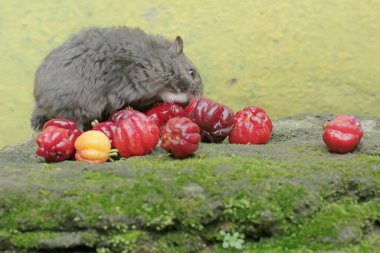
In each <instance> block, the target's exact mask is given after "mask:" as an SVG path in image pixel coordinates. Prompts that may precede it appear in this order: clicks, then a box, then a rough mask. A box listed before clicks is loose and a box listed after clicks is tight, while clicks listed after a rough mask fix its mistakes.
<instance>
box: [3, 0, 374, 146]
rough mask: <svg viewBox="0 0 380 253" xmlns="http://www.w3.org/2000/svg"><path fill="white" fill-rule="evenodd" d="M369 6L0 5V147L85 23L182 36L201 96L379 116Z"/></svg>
mask: <svg viewBox="0 0 380 253" xmlns="http://www.w3.org/2000/svg"><path fill="white" fill-rule="evenodd" d="M379 13H380V1H378V0H362V1H356V0H335V1H334V0H304V1H300V0H287V1H285V0H284V1H276V0H256V1H253V0H251V1H248V0H247V1H236V0H234V1H232V0H209V1H197V0H166V1H165V0H156V1H145V0H140V1H127V0H114V1H79V0H78V1H76V0H66V1H60V0H39V1H37V0H34V1H32V0H28V1H27V0H0V59H1V60H0V147H1V146H3V145H5V144H10V143H15V142H18V141H21V140H23V139H25V138H27V137H28V136H30V135H31V133H32V131H31V130H30V127H29V125H30V123H29V119H30V114H31V110H32V104H33V97H32V90H33V80H34V72H35V70H36V68H37V67H38V65H39V64H40V63H41V61H42V59H43V57H44V56H45V55H46V54H47V53H49V51H50V50H52V49H53V48H54V47H57V46H58V45H60V44H61V43H62V42H63V41H64V40H65V39H66V38H67V37H68V36H69V35H70V34H72V33H74V32H77V31H79V30H80V29H81V28H82V27H88V26H120V25H127V26H131V27H136V26H138V27H141V28H142V29H143V30H145V31H146V32H148V33H159V34H162V35H164V36H166V37H168V38H173V39H174V37H175V36H176V35H177V34H178V35H181V36H182V37H183V38H184V41H185V51H186V53H187V54H188V56H189V57H190V58H191V59H192V60H193V62H194V63H195V64H196V65H197V66H198V68H199V70H200V72H201V75H202V77H203V80H204V83H205V91H206V95H208V96H209V97H211V98H214V99H217V100H220V101H222V102H224V103H225V104H227V105H230V106H231V107H232V108H233V109H235V110H237V109H239V108H242V107H243V106H246V105H250V104H257V105H260V106H262V107H264V108H265V109H266V110H267V112H268V113H269V114H270V115H271V116H272V117H273V118H278V117H281V116H287V115H295V114H298V113H302V112H331V113H352V114H359V115H379V114H380V14H379Z"/></svg>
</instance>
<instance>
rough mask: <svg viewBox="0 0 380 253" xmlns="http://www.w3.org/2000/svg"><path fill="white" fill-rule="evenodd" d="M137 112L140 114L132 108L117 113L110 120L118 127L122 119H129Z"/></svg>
mask: <svg viewBox="0 0 380 253" xmlns="http://www.w3.org/2000/svg"><path fill="white" fill-rule="evenodd" d="M135 112H138V111H136V110H133V109H132V108H127V109H123V110H120V111H116V112H114V113H113V114H112V115H111V116H110V118H109V119H108V120H109V121H112V122H114V123H115V124H116V125H117V124H118V123H119V122H120V121H121V120H122V119H125V118H128V117H129V116H130V115H132V114H134V113H135Z"/></svg>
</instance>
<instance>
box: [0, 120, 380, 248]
mask: <svg viewBox="0 0 380 253" xmlns="http://www.w3.org/2000/svg"><path fill="white" fill-rule="evenodd" d="M330 119H331V115H311V114H308V115H300V116H297V117H290V118H285V119H280V120H277V121H274V132H273V134H272V138H271V141H270V142H269V143H268V144H267V145H254V146H253V145H252V146H245V145H230V144H228V143H227V142H225V143H221V144H203V143H202V145H201V148H200V149H199V151H198V152H197V154H196V155H194V156H192V157H189V158H187V159H183V160H176V159H174V158H172V157H170V156H168V155H167V154H166V153H165V152H164V151H163V150H162V149H161V148H159V147H157V148H156V149H155V150H154V152H153V153H152V154H151V155H148V156H144V157H133V158H129V159H125V160H120V161H116V162H112V163H111V162H110V163H106V164H102V165H91V164H84V163H79V162H76V161H65V162H61V163H55V164H46V163H44V162H43V160H41V159H40V158H39V157H37V156H36V155H35V143H34V140H33V138H32V139H30V140H28V141H26V142H24V143H21V144H19V145H15V146H8V147H5V148H4V149H3V150H2V151H1V152H0V252H99V253H111V252H157V253H158V252H165V253H166V252H169V253H170V252H173V253H174V252H204V253H208V252H268V253H269V252H379V249H380V225H379V224H380V119H379V118H365V117H363V118H360V120H361V122H362V125H363V128H364V131H365V136H364V138H363V139H362V142H361V144H360V145H359V147H358V148H357V149H356V150H355V151H354V152H353V153H350V154H346V155H338V154H332V153H329V152H328V151H327V150H326V147H325V146H324V144H323V142H322V138H321V133H322V126H323V124H325V123H326V122H327V121H328V120H330Z"/></svg>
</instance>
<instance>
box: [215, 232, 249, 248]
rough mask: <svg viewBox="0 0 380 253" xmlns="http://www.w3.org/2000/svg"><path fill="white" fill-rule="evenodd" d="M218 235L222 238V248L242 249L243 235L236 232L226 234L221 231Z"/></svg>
mask: <svg viewBox="0 0 380 253" xmlns="http://www.w3.org/2000/svg"><path fill="white" fill-rule="evenodd" d="M220 234H221V235H222V236H223V248H225V249H231V248H232V249H238V250H240V249H243V244H244V234H240V233H238V232H234V233H232V234H231V233H226V232H224V231H223V230H222V231H220Z"/></svg>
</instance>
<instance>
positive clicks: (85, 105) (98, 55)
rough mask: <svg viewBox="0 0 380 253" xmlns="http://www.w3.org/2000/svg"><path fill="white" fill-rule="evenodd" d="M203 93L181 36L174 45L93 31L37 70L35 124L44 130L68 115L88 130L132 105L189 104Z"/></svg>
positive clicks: (140, 35) (132, 32) (127, 32)
mask: <svg viewBox="0 0 380 253" xmlns="http://www.w3.org/2000/svg"><path fill="white" fill-rule="evenodd" d="M202 93H203V83H202V79H201V77H200V74H199V72H198V70H197V68H196V67H195V66H194V64H193V63H192V62H191V61H190V60H189V59H188V58H187V57H186V55H185V54H184V52H183V40H182V38H181V37H179V36H177V37H176V38H175V40H174V41H173V42H171V41H169V40H167V39H165V38H164V37H163V36H160V35H148V34H146V33H144V32H143V31H142V30H140V29H138V28H135V29H132V28H127V27H120V28H90V29H86V30H82V31H80V32H79V33H77V34H75V35H74V36H72V37H71V38H69V39H68V40H67V41H66V42H64V43H63V44H62V45H61V46H59V47H58V48H56V49H54V50H53V51H52V52H51V53H50V54H49V55H48V56H47V57H46V58H45V59H44V60H43V62H42V64H41V66H40V67H39V68H38V69H37V72H36V77H35V85H34V98H35V104H34V108H33V113H32V119H31V125H32V128H33V129H34V130H40V129H42V127H43V124H44V123H45V122H46V121H48V120H49V119H52V118H57V117H64V118H68V119H72V120H75V121H76V123H77V125H78V127H80V128H86V127H87V128H88V127H89V126H90V122H91V121H93V120H95V119H98V120H99V119H101V120H105V119H107V118H108V117H109V115H110V114H112V113H113V112H115V111H117V110H120V109H122V108H125V107H127V106H131V107H133V108H135V109H143V108H148V107H149V106H152V105H154V104H156V103H159V102H177V103H186V102H188V101H189V100H191V99H192V98H194V97H200V96H201V95H202Z"/></svg>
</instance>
